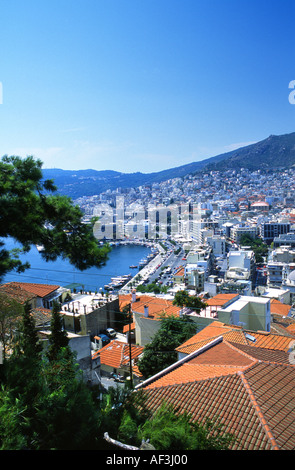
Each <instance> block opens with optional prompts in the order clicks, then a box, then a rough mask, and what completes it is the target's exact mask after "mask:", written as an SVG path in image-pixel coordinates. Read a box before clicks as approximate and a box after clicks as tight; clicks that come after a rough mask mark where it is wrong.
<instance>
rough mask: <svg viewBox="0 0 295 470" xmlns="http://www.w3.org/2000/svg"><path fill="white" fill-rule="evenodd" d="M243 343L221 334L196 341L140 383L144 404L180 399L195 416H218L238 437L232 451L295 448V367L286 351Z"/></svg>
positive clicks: (198, 418)
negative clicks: (179, 357)
mask: <svg viewBox="0 0 295 470" xmlns="http://www.w3.org/2000/svg"><path fill="white" fill-rule="evenodd" d="M244 341H245V343H246V339H245V338H244ZM288 341H289V342H290V338H288ZM245 343H244V344H242V343H234V342H232V341H229V340H228V339H225V336H223V337H222V336H219V337H218V338H216V339H215V340H213V341H212V338H211V339H210V341H209V342H208V344H207V345H204V343H203V345H202V346H201V343H199V347H198V349H196V350H195V352H194V353H192V354H190V355H189V356H187V357H186V358H184V359H182V360H180V361H178V362H177V363H175V364H174V365H172V366H170V367H169V368H167V369H166V370H164V371H162V373H159V374H158V375H156V376H154V377H152V378H150V379H148V380H147V381H145V382H143V383H142V384H141V385H140V386H139V387H140V388H141V389H142V392H143V393H144V397H145V401H144V402H145V406H146V407H148V408H150V409H153V410H154V411H155V410H156V409H157V408H159V407H160V405H161V404H162V403H163V401H165V402H166V403H168V404H172V405H174V406H175V407H176V408H178V407H179V404H180V403H181V410H182V412H184V411H186V412H188V413H189V414H190V415H191V417H192V419H193V420H194V421H199V422H205V420H207V419H209V420H211V421H213V422H216V420H220V421H221V423H222V424H223V426H224V429H223V430H224V432H229V433H231V434H234V436H235V438H236V441H235V442H234V443H233V445H232V449H233V450H273V449H282V450H294V449H295V395H294V387H295V366H294V365H293V364H290V362H289V354H288V353H287V352H286V351H282V350H279V349H277V350H274V349H272V350H271V349H268V348H267V347H264V348H262V347H260V346H259V347H257V346H253V345H249V344H245ZM137 388H138V387H137Z"/></svg>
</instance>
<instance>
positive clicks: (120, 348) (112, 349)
mask: <svg viewBox="0 0 295 470" xmlns="http://www.w3.org/2000/svg"><path fill="white" fill-rule="evenodd" d="M143 349H144V348H143V347H141V346H136V345H134V344H132V345H131V360H133V359H137V358H138V357H139V356H140V355H141V354H142V353H143ZM98 355H99V356H100V362H101V364H105V365H108V366H110V367H114V368H119V367H121V366H122V365H126V364H129V362H130V359H129V358H130V355H129V344H127V343H123V342H122V341H118V340H113V341H111V342H110V343H109V344H107V345H106V346H104V347H103V348H101V349H99V350H98V351H97V352H96V353H95V354H94V355H93V359H95V358H96V357H97V356H98Z"/></svg>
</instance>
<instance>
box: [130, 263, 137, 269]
mask: <svg viewBox="0 0 295 470" xmlns="http://www.w3.org/2000/svg"><path fill="white" fill-rule="evenodd" d="M129 268H130V269H136V268H137V266H136V265H135V264H131V266H129Z"/></svg>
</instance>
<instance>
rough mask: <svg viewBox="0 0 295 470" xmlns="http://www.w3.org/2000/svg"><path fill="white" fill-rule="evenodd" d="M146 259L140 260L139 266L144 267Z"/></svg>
mask: <svg viewBox="0 0 295 470" xmlns="http://www.w3.org/2000/svg"><path fill="white" fill-rule="evenodd" d="M147 262H148V261H147V259H142V260H141V261H140V262H139V266H145V265H146V264H147Z"/></svg>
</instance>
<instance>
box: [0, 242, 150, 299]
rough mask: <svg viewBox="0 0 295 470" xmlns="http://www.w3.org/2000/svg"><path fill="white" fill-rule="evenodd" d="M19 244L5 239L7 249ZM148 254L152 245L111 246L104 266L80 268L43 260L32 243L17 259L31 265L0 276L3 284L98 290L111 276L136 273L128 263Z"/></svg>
mask: <svg viewBox="0 0 295 470" xmlns="http://www.w3.org/2000/svg"><path fill="white" fill-rule="evenodd" d="M18 246H19V245H18V244H17V243H16V242H15V241H14V240H13V239H10V238H9V239H6V240H5V247H6V248H7V249H9V250H11V249H13V248H17V247H18ZM150 253H151V248H150V247H148V246H143V245H137V244H127V245H118V246H112V250H111V251H110V253H109V254H108V259H107V261H106V262H105V264H104V265H102V266H100V267H92V268H89V269H87V270H85V271H80V270H78V269H76V268H75V267H74V266H73V265H71V264H70V263H69V261H68V260H66V259H62V258H58V259H57V260H56V261H49V262H46V261H45V260H44V259H43V258H42V256H41V253H40V252H39V251H38V250H37V248H36V247H35V246H34V245H33V246H32V247H31V250H30V251H29V252H28V253H26V254H23V255H21V256H20V260H21V261H23V262H25V261H28V262H29V263H30V265H31V267H30V268H29V269H27V270H26V271H25V272H23V273H20V274H18V273H16V272H14V271H12V272H10V273H8V274H7V275H6V276H5V277H4V278H3V279H2V284H4V283H6V282H12V281H17V282H30V283H38V284H55V285H59V286H63V287H70V288H71V289H73V288H76V290H80V289H81V288H82V289H83V290H86V291H91V292H96V291H97V292H99V291H100V290H104V286H105V285H107V284H109V283H110V282H111V278H112V277H116V276H123V275H126V274H131V275H132V276H135V274H136V273H137V272H138V270H139V268H136V269H134V268H130V266H139V262H140V261H141V260H142V259H144V258H146V257H147V256H148V255H149V254H150Z"/></svg>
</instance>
